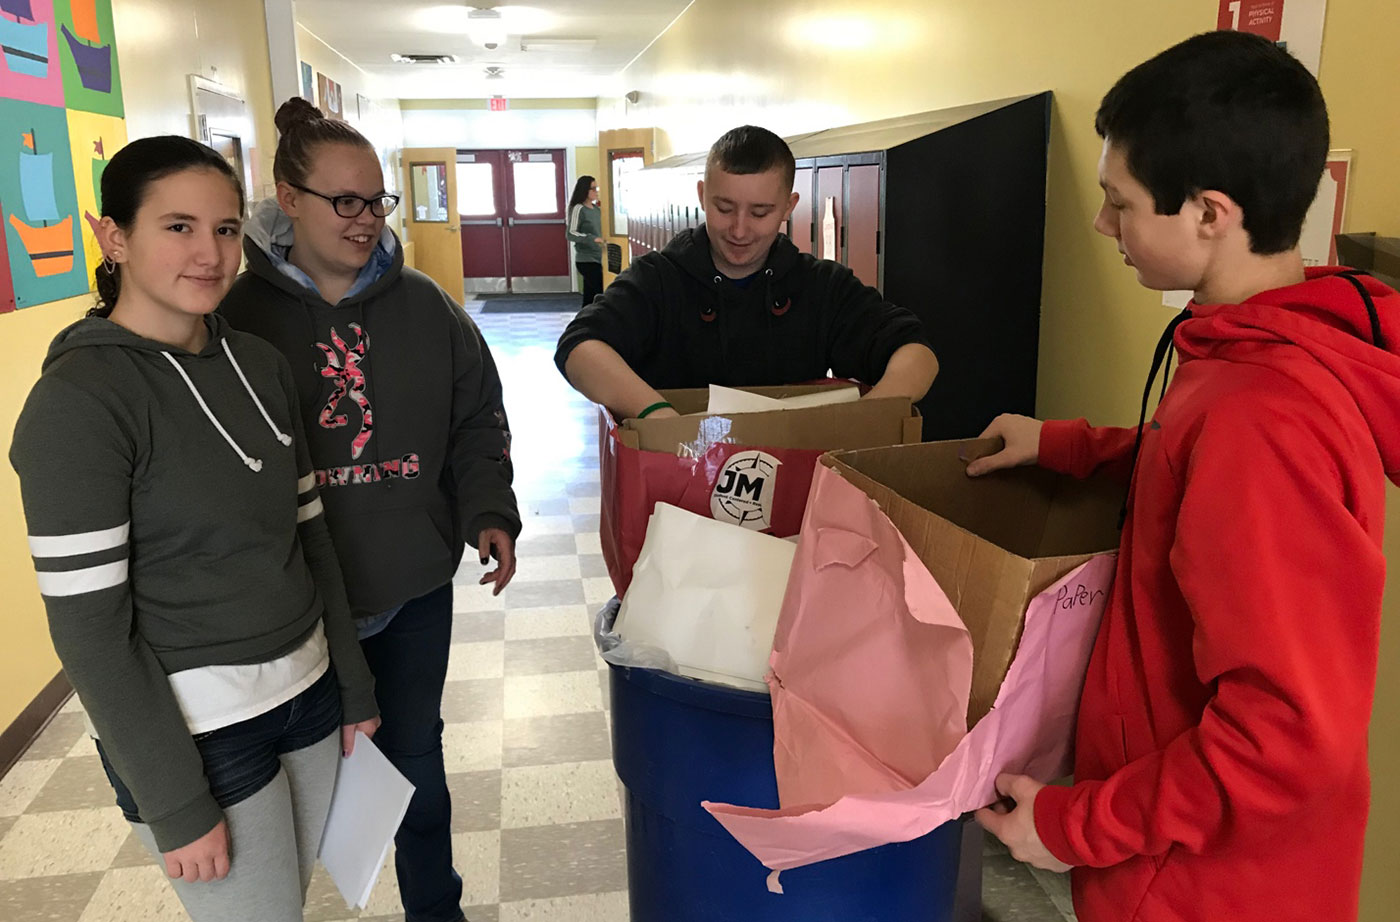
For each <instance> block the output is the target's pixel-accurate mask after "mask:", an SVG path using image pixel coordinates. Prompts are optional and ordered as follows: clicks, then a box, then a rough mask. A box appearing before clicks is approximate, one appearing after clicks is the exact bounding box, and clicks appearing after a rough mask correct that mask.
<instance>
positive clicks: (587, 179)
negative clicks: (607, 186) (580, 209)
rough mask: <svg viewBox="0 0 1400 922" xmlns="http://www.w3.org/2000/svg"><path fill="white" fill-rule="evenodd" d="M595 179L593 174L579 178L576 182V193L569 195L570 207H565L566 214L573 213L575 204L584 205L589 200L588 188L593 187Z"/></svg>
mask: <svg viewBox="0 0 1400 922" xmlns="http://www.w3.org/2000/svg"><path fill="white" fill-rule="evenodd" d="M595 181H596V180H594V178H593V177H592V176H580V177H579V178H578V182H576V183H574V194H573V195H571V196H569V207H568V208H565V209H564V214H566V215H567V214H572V213H573V210H574V206H575V205H582V204H583V203H584V202H586V201H588V190H590V189H592V188H593V183H594V182H595Z"/></svg>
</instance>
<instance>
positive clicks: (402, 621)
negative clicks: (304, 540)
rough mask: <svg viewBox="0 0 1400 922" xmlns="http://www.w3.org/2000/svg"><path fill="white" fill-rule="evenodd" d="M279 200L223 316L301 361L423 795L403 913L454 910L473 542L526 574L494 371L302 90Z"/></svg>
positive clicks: (405, 746)
mask: <svg viewBox="0 0 1400 922" xmlns="http://www.w3.org/2000/svg"><path fill="white" fill-rule="evenodd" d="M276 121H277V128H278V130H279V131H280V132H281V139H280V141H279V142H278V145H277V154H276V158H275V161H274V164H273V175H274V176H275V178H276V180H277V198H276V199H275V200H273V199H270V200H267V201H264V202H261V203H259V204H258V205H257V206H256V207H255V208H254V209H253V213H252V218H251V220H250V222H249V227H248V232H247V239H246V241H245V244H244V252H245V255H246V256H247V260H248V263H247V271H246V272H244V274H243V275H241V276H240V277H239V279H238V280H237V282H235V283H234V286H233V289H232V290H231V291H230V292H229V294H228V296H227V297H226V298H225V299H224V302H223V305H222V307H221V308H220V311H221V313H222V314H223V315H224V316H225V317H226V318H227V319H228V320H229V322H230V323H231V324H232V325H233V326H234V327H235V328H236V329H240V330H245V331H247V332H250V333H255V334H257V335H258V336H261V337H263V338H264V339H266V340H268V341H269V342H271V343H272V344H273V345H275V346H276V347H277V348H278V349H280V350H281V351H282V353H283V354H284V355H286V357H287V358H288V360H289V361H290V362H291V365H292V371H293V377H294V378H295V380H296V385H297V390H298V393H299V394H300V397H301V408H302V413H303V417H304V421H305V426H306V430H307V437H308V440H309V443H310V447H311V457H312V461H313V463H314V466H315V478H316V483H317V485H318V486H319V487H320V491H321V498H322V500H323V502H324V504H325V515H326V522H327V524H328V525H329V526H330V532H331V538H332V539H333V541H334V543H335V549H336V551H337V553H338V554H339V556H340V562H341V566H342V568H343V569H344V571H345V583H346V590H347V592H348V594H349V597H350V607H351V609H352V611H353V614H354V616H355V622H356V627H357V629H358V633H359V636H360V642H361V647H362V648H363V650H364V653H365V657H366V659H367V660H368V661H369V665H370V669H371V670H372V671H373V673H374V676H375V694H376V697H377V699H378V702H379V708H380V713H381V714H382V716H383V719H384V725H383V727H382V728H381V729H380V731H379V733H378V735H377V736H376V737H375V742H376V743H377V744H378V745H379V747H380V748H381V749H382V750H383V751H384V754H385V755H386V756H388V757H389V759H390V760H391V761H392V762H393V763H394V765H395V766H396V767H397V768H398V769H399V771H401V772H403V774H404V775H405V776H406V777H407V778H408V780H409V781H411V782H412V783H413V785H414V786H415V788H416V791H415V793H414V795H413V800H412V802H411V803H410V805H409V809H408V815H407V816H406V817H405V819H404V821H403V824H402V826H400V828H399V832H398V835H397V837H396V839H395V842H396V845H397V855H396V865H397V871H398V879H399V889H400V891H401V894H402V898H403V905H404V911H405V914H406V919H407V922H457V920H460V919H463V918H464V916H463V914H462V910H461V906H460V902H461V894H462V882H461V878H460V876H458V874H457V872H456V871H455V870H454V869H453V866H452V830H451V817H450V802H449V798H448V791H447V781H446V776H445V772H444V768H443V754H442V719H441V703H442V692H443V683H444V681H445V679H446V675H447V659H448V650H449V647H450V645H451V632H452V577H453V574H454V573H455V572H456V570H457V566H458V563H459V562H460V560H461V557H462V554H463V550H464V547H465V546H468V545H469V546H470V547H471V548H473V550H474V553H475V554H476V556H477V557H478V559H479V560H480V562H481V564H482V565H483V566H485V565H488V564H489V563H490V560H491V558H492V557H494V558H496V560H497V561H498V563H497V566H496V567H495V569H493V570H491V571H490V572H488V573H486V574H485V575H484V576H483V577H481V583H482V584H487V583H492V584H494V591H495V592H500V591H501V590H502V589H504V588H505V586H506V584H507V583H509V582H510V580H511V577H512V576H513V575H514V573H515V537H516V535H517V534H518V533H519V531H520V516H519V513H518V512H517V510H516V502H515V495H514V493H513V491H512V489H511V476H512V471H511V461H510V430H509V428H508V426H507V424H506V415H505V409H504V406H503V404H502V399H501V382H500V378H499V377H498V376H497V374H496V367H495V363H494V362H493V361H492V358H491V353H490V350H489V349H488V348H487V346H486V343H485V341H484V340H483V339H482V337H481V333H480V331H478V330H477V328H476V325H475V324H473V323H472V321H471V319H470V318H469V317H468V316H467V315H466V313H465V312H464V311H463V310H462V309H461V307H460V306H458V305H457V304H456V303H455V302H454V301H453V300H452V299H451V297H450V296H449V295H448V294H447V293H446V292H444V291H443V290H442V289H441V288H440V287H438V285H437V284H435V283H434V282H433V281H432V280H431V279H429V278H428V277H427V276H426V275H423V274H422V273H420V272H417V271H415V270H413V269H410V268H406V267H405V266H404V264H403V249H402V247H401V246H400V245H399V241H398V238H397V237H396V236H395V235H394V232H393V231H392V230H391V229H390V228H388V227H386V226H385V222H384V219H385V217H386V216H388V215H389V214H390V213H391V212H392V211H393V209H394V207H395V206H396V205H397V204H398V197H397V196H394V195H389V194H387V193H386V192H385V189H384V176H383V174H382V172H381V170H380V165H379V159H378V156H377V155H376V153H375V150H374V147H373V146H372V145H371V144H370V142H369V141H368V140H366V139H365V137H364V136H363V135H361V134H360V133H359V132H358V131H356V130H355V129H354V128H353V127H351V126H350V125H349V124H347V123H345V122H342V121H337V120H331V119H325V118H322V117H321V114H320V112H319V111H317V110H316V109H315V108H314V107H312V106H311V104H310V103H308V102H306V101H305V100H302V99H300V98H293V99H291V100H289V101H288V102H286V103H284V104H283V105H282V107H281V108H280V109H279V110H278V112H277V119H276Z"/></svg>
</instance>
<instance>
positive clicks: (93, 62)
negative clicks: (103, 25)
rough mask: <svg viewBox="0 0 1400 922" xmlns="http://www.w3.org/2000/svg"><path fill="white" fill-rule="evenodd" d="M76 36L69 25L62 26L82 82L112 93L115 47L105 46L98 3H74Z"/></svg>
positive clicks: (94, 0)
mask: <svg viewBox="0 0 1400 922" xmlns="http://www.w3.org/2000/svg"><path fill="white" fill-rule="evenodd" d="M73 29H74V31H76V32H77V35H74V34H73V32H70V31H69V27H67V25H66V24H64V25H63V27H60V31H62V32H63V39H64V41H66V42H67V43H69V52H71V53H73V63H74V64H77V69H78V81H81V83H83V85H84V87H85V88H88V90H92V91H95V92H112V46H111V45H102V35H101V32H99V31H98V25H97V0H73Z"/></svg>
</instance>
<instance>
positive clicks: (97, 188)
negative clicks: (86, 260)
mask: <svg viewBox="0 0 1400 922" xmlns="http://www.w3.org/2000/svg"><path fill="white" fill-rule="evenodd" d="M92 152H93V153H94V154H96V155H97V156H96V157H93V158H92V191H93V195H94V196H96V198H97V214H101V213H102V171H103V170H105V169H107V161H106V160H104V159H103V158H104V157H105V156H106V153H105V152H104V151H103V149H102V139H101V138H98V139H97V140H96V141H94V142H92ZM83 220H85V221H87V223H88V227H90V228H92V233H93V235H94V236H96V234H97V228H98V225H99V224H100V222H101V219H100V218H98V217H97V215H95V214H93V213H92V212H90V211H84V212H83Z"/></svg>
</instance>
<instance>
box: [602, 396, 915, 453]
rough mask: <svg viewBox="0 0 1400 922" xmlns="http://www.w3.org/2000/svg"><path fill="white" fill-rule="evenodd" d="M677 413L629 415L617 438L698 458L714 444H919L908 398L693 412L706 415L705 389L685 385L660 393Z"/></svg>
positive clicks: (850, 446) (818, 446) (821, 446)
mask: <svg viewBox="0 0 1400 922" xmlns="http://www.w3.org/2000/svg"><path fill="white" fill-rule="evenodd" d="M827 387H828V386H827V385H811V384H808V385H793V386H790V387H744V388H739V390H744V391H748V392H750V393H753V394H762V395H763V396H765V397H795V396H798V395H800V394H811V393H815V392H817V391H821V390H825V389H826V388H827ZM660 394H661V396H662V397H664V398H665V399H666V400H667V401H669V402H670V404H671V405H672V406H673V407H675V408H676V412H678V413H681V414H682V415H681V416H680V417H667V418H665V419H628V420H623V422H622V424H621V425H620V426H619V427H618V437H619V438H621V439H622V444H624V445H626V446H627V447H628V448H637V449H640V450H642V451H664V452H669V453H672V454H683V455H685V456H687V457H696V456H698V455H700V454H703V453H704V451H705V449H706V448H708V447H709V446H710V445H713V444H715V443H717V442H721V441H723V442H728V443H731V444H735V445H753V446H756V447H757V446H765V447H769V448H807V449H819V450H822V451H828V450H833V449H854V448H875V447H878V446H882V445H903V444H909V443H913V442H918V441H919V440H920V438H921V437H922V435H923V420H922V419H921V418H920V417H919V413H918V411H917V410H915V409H914V408H913V403H912V401H910V400H909V398H907V397H876V398H873V399H869V400H859V401H856V402H854V403H839V404H833V405H830V406H824V407H805V408H802V409H793V410H769V411H766V412H761V413H735V414H732V415H727V416H694V415H686V414H698V413H704V412H705V408H706V406H707V404H708V403H709V390H708V389H706V388H689V389H684V390H669V391H661V392H660Z"/></svg>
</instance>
